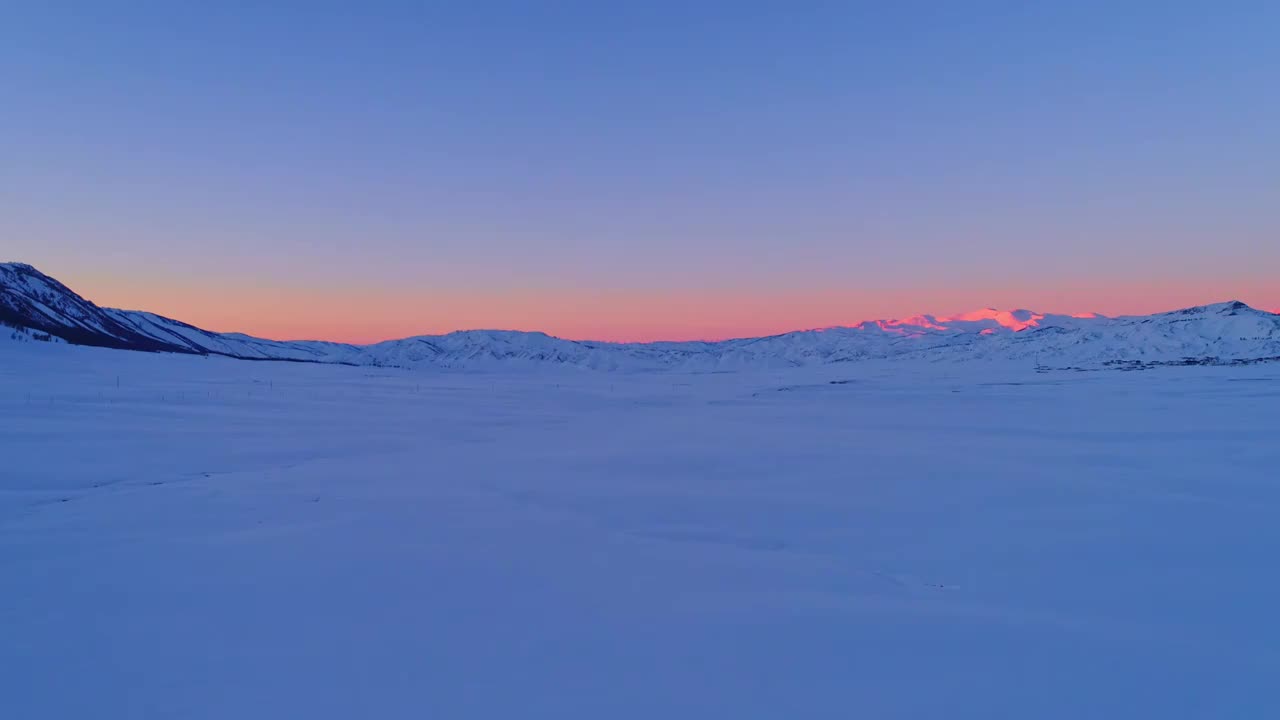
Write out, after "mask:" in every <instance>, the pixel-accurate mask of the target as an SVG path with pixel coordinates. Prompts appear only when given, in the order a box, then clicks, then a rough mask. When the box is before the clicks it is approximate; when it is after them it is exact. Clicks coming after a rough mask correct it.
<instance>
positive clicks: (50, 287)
mask: <svg viewBox="0 0 1280 720" xmlns="http://www.w3.org/2000/svg"><path fill="white" fill-rule="evenodd" d="M0 323H2V324H4V325H6V326H8V328H9V329H8V331H6V332H0V339H12V340H49V341H53V342H66V343H70V344H75V345H92V346H99V347H106V348H117V349H121V350H138V351H149V352H170V353H185V354H197V355H223V356H227V357H232V358H241V359H246V360H283V361H300V362H322V363H342V364H348V365H370V366H394V367H406V368H419V367H435V368H454V369H484V368H506V367H529V366H547V365H559V366H575V367H582V368H591V369H598V370H657V369H681V370H695V371H717V370H736V369H748V368H773V367H794V366H805V365H818V364H827V363H838V362H852V361H859V360H868V359H902V360H922V361H949V360H1026V361H1029V362H1034V363H1035V364H1036V365H1037V366H1040V367H1057V368H1062V367H1074V368H1092V367H1145V366H1150V365H1164V364H1236V363H1246V362H1263V361H1273V360H1280V315H1276V314H1273V313H1269V312H1265V311H1262V310H1256V309H1254V308H1251V307H1249V306H1248V305H1245V304H1244V303H1241V302H1237V301H1230V302H1221V303H1215V304H1211V305H1202V306H1197V307H1191V308H1186V309H1182V310H1174V311H1171V312H1166V313H1158V314H1154V315H1137V316H1123V317H1104V316H1101V315H1092V314H1091V315H1085V316H1073V315H1054V314H1046V313H1037V312H1032V311H1029V310H1012V311H1000V310H993V309H985V310H979V311H976V312H972V313H965V314H962V315H956V316H951V317H937V316H933V315H917V316H914V317H910V318H905V319H902V320H875V321H868V322H863V323H859V324H857V325H853V326H848V327H833V328H824V329H819V330H800V331H796V332H789V333H784V334H781V335H773V336H769V337H759V338H743V339H736V340H723V341H716V342H651V343H612V342H589V341H577V340H565V339H562V338H556V337H552V336H550V335H547V334H545V333H541V332H520V331H507V330H465V331H459V332H453V333H448V334H446V335H424V336H417V337H410V338H404V339H402V340H389V341H386V342H380V343H374V344H371V345H350V344H345V343H333V342H323V341H310V340H307V341H280V340H267V339H263V338H256V337H251V336H249V335H243V334H239V333H216V332H210V331H208V330H203V329H201V328H198V327H195V326H193V325H189V324H187V323H184V322H181V321H178V320H174V319H171V318H167V317H163V316H160V315H156V314H154V313H149V312H143V311H136V310H117V309H112V308H103V307H99V306H97V305H95V304H94V303H92V302H90V301H89V300H86V299H85V298H83V297H81V296H80V295H78V294H76V293H75V292H74V291H72V290H71V289H70V288H68V287H67V286H65V285H63V284H62V283H60V282H58V281H57V280H55V279H54V278H52V277H49V276H48V275H45V274H44V273H42V272H40V271H39V270H37V269H35V268H34V267H32V266H30V265H26V264H23V263H4V264H0Z"/></svg>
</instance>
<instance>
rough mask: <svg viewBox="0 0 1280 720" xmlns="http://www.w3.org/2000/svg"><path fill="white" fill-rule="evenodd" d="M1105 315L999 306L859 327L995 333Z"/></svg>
mask: <svg viewBox="0 0 1280 720" xmlns="http://www.w3.org/2000/svg"><path fill="white" fill-rule="evenodd" d="M1102 317H1104V316H1102V315H1099V314H1097V313H1079V314H1073V315H1057V314H1046V313H1038V312H1035V311H1033V310H1025V309H1017V310H998V309H996V308H982V309H980V310H972V311H970V312H964V313H959V314H956V315H947V316H942V317H938V316H936V315H912V316H911V317H906V318H902V319H896V320H869V321H866V322H863V323H859V324H858V325H856V326H855V327H857V328H859V329H862V330H875V329H878V330H880V331H882V332H885V333H889V334H892V335H901V336H904V337H916V336H920V335H927V334H930V333H957V332H974V333H982V334H984V335H991V334H996V333H1001V332H1020V331H1023V330H1026V329H1028V328H1036V327H1042V326H1044V325H1066V324H1070V322H1071V320H1073V319H1092V318H1102Z"/></svg>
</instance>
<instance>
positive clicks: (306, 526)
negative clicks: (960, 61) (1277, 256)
mask: <svg viewBox="0 0 1280 720" xmlns="http://www.w3.org/2000/svg"><path fill="white" fill-rule="evenodd" d="M1277 431H1280V366H1277V365H1274V364H1269V365H1254V366H1247V367H1233V368H1224V367H1177V368H1158V369H1154V370H1149V371H1145V372H1127V373H1126V372H1115V371H1110V372H1080V373H1065V372H1064V373H1034V372H1029V371H1028V370H1027V369H1026V366H1025V364H1024V363H1017V364H1007V365H1003V366H1001V365H998V364H971V365H965V366H952V365H936V364H928V363H921V364H915V365H912V364H905V363H895V364H889V363H883V362H879V363H877V362H866V363H858V364H851V365H841V366H829V367H823V368H817V369H807V370H788V371H776V372H742V373H728V374H722V373H710V374H692V373H663V374H652V373H648V374H644V373H635V374H627V375H618V374H601V373H582V372H540V373H533V372H524V373H519V374H505V375H504V374H496V373H490V374H483V375H478V374H461V373H423V372H407V371H402V370H394V369H381V368H363V367H345V366H335V365H315V364H297V363H253V362H243V361H236V360H230V359H226V358H218V357H199V356H183V355H164V354H150V353H133V352H124V351H112V350H103V349H97V348H86V347H75V346H66V345H49V344H46V343H34V342H31V343H9V344H8V345H5V346H3V350H2V351H0V450H3V456H4V461H3V465H2V466H0V467H3V470H2V471H0V577H2V578H3V589H4V590H3V593H0V628H2V629H3V634H4V641H3V642H0V668H3V669H4V672H3V673H0V717H5V718H23V719H24V720H29V719H32V718H73V717H82V718H87V717H92V718H98V719H104V718H281V717H297V718H353V717H369V718H514V717H519V718H708V717H726V718H785V717H795V718H842V719H843V718H851V717H865V718H895V717H911V718H935V717H946V718H982V719H984V720H985V719H987V718H996V717H1001V718H1064V719H1065V718H1070V719H1071V720H1077V719H1078V718H1083V717H1152V718H1155V717H1158V718H1222V717H1251V718H1254V717H1258V718H1260V717H1274V716H1276V715H1277V714H1280V696H1277V694H1276V693H1275V688H1274V682H1275V670H1276V668H1277V667H1280V623H1276V622H1275V612H1276V611H1275V608H1276V607H1277V606H1280V581H1277V579H1276V571H1275V551H1276V548H1277V547H1280V523H1277V522H1276V517H1277V512H1278V511H1280V486H1278V481H1280V476H1278V474H1277V472H1276V469H1277V468H1278V467H1280V443H1277V442H1276V437H1277Z"/></svg>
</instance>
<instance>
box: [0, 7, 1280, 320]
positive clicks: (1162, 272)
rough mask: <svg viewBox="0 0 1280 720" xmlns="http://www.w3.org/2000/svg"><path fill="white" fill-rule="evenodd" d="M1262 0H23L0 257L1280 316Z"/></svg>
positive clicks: (624, 299)
mask: <svg viewBox="0 0 1280 720" xmlns="http://www.w3.org/2000/svg"><path fill="white" fill-rule="evenodd" d="M1278 36H1280V3H1274V2H1230V1H1227V2H1213V3H1209V2H1180V1H1178V0H1171V1H1169V2H1105V3H1103V2H1088V1H1085V2H1051V3H1039V2H1000V3H994V2H965V3H959V2H954V3H953V2H892V3H890V2H855V1H852V0H850V1H847V2H777V3H765V2H752V1H750V0H743V1H739V2H702V3H688V2H663V1H658V2H650V3H612V2H598V1H590V2H588V1H582V2H578V1H571V2H536V1H533V0H530V1H529V2H449V3H445V2H429V1H428V2H373V1H366V2H327V1H325V0H306V1H297V2H291V1H280V0H276V1H274V2H270V3H241V2H225V3H194V2H192V3H182V2H170V1H167V0H166V1H159V0H153V1H138V2H127V3H126V2H109V1H108V2H102V1H101V0H98V1H95V2H79V3H76V2H58V1H57V0H50V1H49V2H25V3H23V2H19V3H13V4H10V5H9V6H7V7H6V9H5V12H4V19H3V22H0V260H6V259H7V260H19V261H24V262H29V263H32V264H34V265H36V266H37V267H38V268H40V269H42V270H44V271H45V272H47V273H49V274H51V275H54V276H55V277H57V278H59V279H61V280H63V281H64V282H66V283H67V284H68V285H70V286H71V287H72V288H73V289H75V290H77V291H79V292H81V293H82V294H84V295H85V296H87V297H89V298H90V299H92V300H94V301H96V302H98V303H100V304H103V305H109V306H117V307H127V308H140V309H147V310H151V311H154V312H159V313H161V314H165V315H169V316H172V317H177V318H179V319H182V320H186V321H188V322H192V323H195V324H197V325H201V326H203V327H207V328H210V329H214V330H238V331H245V332H251V333H255V334H259V335H266V336H271V337H280V338H297V337H316V338H324V339H334V340H348V341H370V340H377V339H385V338H390V337H400V336H406V335H412V334H419V333H427V332H442V331H448V330H453V329H460V328H473V327H488V328H494V327H496V328H515V329H540V330H545V331H547V332H550V333H552V334H557V335H562V336H567V337H574V338H585V337H590V338H598V339H657V338H668V339H682V338H690V337H705V338H720V337H726V336H741V335H757V334H764V333H770V332H778V331H783V330H790V329H797V328H805V327H818V326H827V325H836V324H851V323H854V322H857V321H859V320H863V319H868V318H879V317H902V316H907V315H911V314H915V313H920V312H931V313H936V314H949V313H954V312H959V311H964V310H970V309H973V308H976V307H982V306H996V307H1005V308H1008V307H1031V308H1034V309H1036V310H1040V311H1053V312H1084V311H1099V312H1103V313H1106V314H1120V313H1145V312H1152V311H1158V310H1167V309H1173V308H1176V307H1183V306H1187V305H1195V304H1202V303H1207V302H1215V301H1220V300H1225V299H1229V298H1238V299H1241V300H1244V301H1245V302H1248V303H1250V304H1253V305H1255V306H1259V307H1264V308H1268V309H1278V308H1280V92H1278V91H1277V86H1278V83H1280V42H1278V41H1277V37H1278Z"/></svg>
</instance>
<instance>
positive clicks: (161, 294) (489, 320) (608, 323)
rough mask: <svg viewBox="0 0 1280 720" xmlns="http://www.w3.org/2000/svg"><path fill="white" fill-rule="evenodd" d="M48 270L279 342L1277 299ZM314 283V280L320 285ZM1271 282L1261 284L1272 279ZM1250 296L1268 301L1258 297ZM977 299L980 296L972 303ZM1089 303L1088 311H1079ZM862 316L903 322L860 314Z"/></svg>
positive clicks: (75, 284)
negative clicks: (149, 275)
mask: <svg viewBox="0 0 1280 720" xmlns="http://www.w3.org/2000/svg"><path fill="white" fill-rule="evenodd" d="M50 270H51V271H54V272H52V273H51V274H53V275H54V276H55V277H58V278H59V279H60V280H62V281H63V282H64V283H65V284H67V285H68V286H69V287H71V288H72V289H73V290H75V291H76V292H79V293H80V294H82V295H83V296H84V297H86V298H87V299H89V300H92V301H93V302H96V303H98V304H99V305H103V306H105V307H120V308H126V309H140V310H147V311H150V312H154V313H157V314H159V315H164V316H166V317H171V318H174V319H176V320H181V321H183V322H187V323H190V324H192V325H195V326H197V327H201V328H204V329H207V330H211V331H215V332H241V333H245V334H249V335H255V336H258V337H266V338H273V339H280V340H291V339H314V340H330V341H335V342H349V343H357V344H367V343H372V342H379V341H383V340H393V339H398V338H404V337H411V336H414V335H436V334H443V333H448V332H452V331H455V330H467V329H507V330H527V331H541V332H545V333H547V334H549V335H554V336H557V337H563V338H568V339H575V340H600V341H614V342H649V341H660V340H670V341H681V340H723V339H728V338H739V337H759V336H765V335H775V334H780V333H784V332H790V331H794V330H806V329H817V328H829V327H852V326H857V325H859V324H862V323H866V324H867V325H868V326H876V327H879V328H880V329H881V330H883V331H885V332H898V333H905V332H918V329H917V328H914V327H908V326H912V325H914V326H921V327H925V328H933V329H941V328H942V327H945V325H946V324H947V323H949V322H955V321H991V322H994V323H996V324H998V325H1000V326H1002V327H1006V328H1009V329H1012V330H1020V329H1024V328H1027V327H1034V326H1035V325H1036V324H1037V323H1039V322H1040V321H1041V319H1042V318H1043V317H1044V316H1043V315H1041V314H1040V313H1041V312H1045V313H1055V314H1062V315H1071V316H1073V317H1082V318H1083V317H1091V316H1094V315H1095V311H1096V312H1100V313H1102V314H1103V315H1107V316H1117V315H1138V314H1147V313H1153V312H1162V311H1167V310H1176V309H1180V308H1183V307H1189V306H1192V305H1202V304H1207V303H1213V302H1221V301H1223V300H1226V299H1230V298H1240V299H1241V300H1243V301H1245V302H1249V300H1250V298H1254V299H1255V301H1254V302H1252V303H1250V304H1251V305H1252V306H1254V307H1276V306H1277V304H1278V303H1280V297H1277V295H1280V292H1278V291H1277V290H1276V289H1274V288H1272V287H1269V286H1265V285H1264V284H1262V283H1260V282H1257V283H1252V284H1248V283H1246V284H1244V286H1242V287H1237V288H1235V291H1228V292H1223V291H1221V290H1220V289H1216V290H1215V289H1213V288H1208V287H1192V286H1188V285H1187V284H1184V283H1162V284H1156V283H1147V284H1140V283H1129V284H1116V285H1105V284H1089V285H1083V286H1080V285H1077V286H1076V287H1068V288H1066V289H1062V290H1056V291H1045V290H1044V289H1042V288H1039V287H1036V286H1031V285H1028V286H1024V287H1008V288H1001V289H994V288H940V287H926V288H892V289H866V290H860V291H851V290H833V291H805V290H790V291H771V292H756V291H751V292H744V291H728V290H671V291H667V290H663V291H657V290H648V291H641V290H629V289H609V290H593V289H581V290H563V289H554V290H533V289H515V290H505V291H482V290H474V291H462V290H435V291H426V290H416V289H412V288H410V289H400V288H396V289H387V288H382V287H349V286H343V287H333V286H329V287H323V286H322V287H304V286H295V287H288V288H282V287H278V286H268V285H267V284H266V283H261V282H260V283H255V284H248V283H246V284H244V285H241V286H236V287H227V286H226V285H222V284H214V283H212V282H208V283H206V284H178V283H176V282H175V283H168V284H165V283H157V282H155V280H154V279H148V280H147V281H145V282H138V283H129V282H125V281H123V279H122V278H119V277H98V276H94V275H93V274H82V275H79V276H76V275H71V274H67V275H65V276H63V277H59V275H58V274H57V272H56V269H53V268H51V269H50ZM317 285H322V284H319V283H318V284H317ZM1268 285H1269V284H1268ZM1257 299H1262V300H1265V302H1257ZM975 301H976V302H975ZM957 305H959V306H960V307H965V306H968V307H984V306H988V305H994V306H996V307H999V306H1004V307H1035V308H1038V310H1037V312H1029V311H1009V310H992V309H990V308H986V309H982V310H974V311H969V312H961V313H954V314H945V313H944V314H938V315H932V314H930V315H928V316H926V315H919V314H914V315H913V314H909V313H903V312H902V310H904V309H905V310H911V311H918V310H919V309H924V308H930V307H947V306H951V307H955V306H957ZM1086 309H1087V310H1088V311H1087V312H1086V311H1085V310H1086ZM867 318H903V319H901V320H877V319H873V320H866V319H867Z"/></svg>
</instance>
